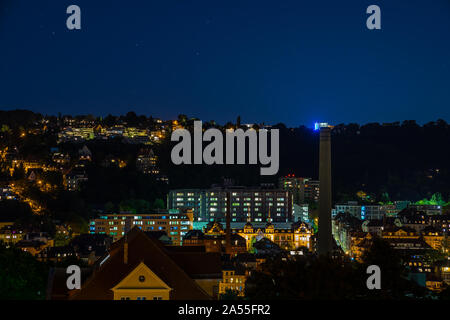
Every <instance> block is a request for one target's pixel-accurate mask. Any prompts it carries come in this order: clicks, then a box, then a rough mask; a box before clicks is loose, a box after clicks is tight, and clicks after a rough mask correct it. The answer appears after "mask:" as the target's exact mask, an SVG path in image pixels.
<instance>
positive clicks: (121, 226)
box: [90, 210, 193, 245]
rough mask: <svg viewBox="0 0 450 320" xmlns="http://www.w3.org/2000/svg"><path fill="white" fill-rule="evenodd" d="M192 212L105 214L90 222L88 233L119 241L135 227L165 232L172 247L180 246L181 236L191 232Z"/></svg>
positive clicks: (165, 211)
mask: <svg viewBox="0 0 450 320" xmlns="http://www.w3.org/2000/svg"><path fill="white" fill-rule="evenodd" d="M192 221H193V213H192V210H185V211H183V212H180V211H179V210H168V211H167V210H157V211H155V212H152V213H145V214H144V213H142V214H125V213H118V214H107V215H102V216H100V217H99V218H98V219H93V220H91V221H90V233H91V234H93V233H95V234H106V235H109V236H111V237H112V238H113V240H114V241H117V240H119V239H120V238H122V236H123V235H125V234H126V233H127V232H128V231H130V230H131V229H132V228H133V227H134V226H137V227H138V228H139V229H141V230H142V231H165V232H166V233H167V235H168V236H169V237H170V238H171V239H172V243H173V244H174V245H181V244H182V242H183V236H184V235H185V234H186V233H187V232H188V231H189V230H192Z"/></svg>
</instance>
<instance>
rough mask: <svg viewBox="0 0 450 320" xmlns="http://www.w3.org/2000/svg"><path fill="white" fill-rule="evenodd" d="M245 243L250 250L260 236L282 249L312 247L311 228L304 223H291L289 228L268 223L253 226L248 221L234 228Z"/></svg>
mask: <svg viewBox="0 0 450 320" xmlns="http://www.w3.org/2000/svg"><path fill="white" fill-rule="evenodd" d="M235 232H236V233H237V234H239V235H240V236H241V237H243V238H244V239H245V240H246V243H247V250H251V247H252V244H253V243H254V242H255V241H258V240H260V239H262V238H267V239H269V240H270V241H272V242H273V243H275V244H276V245H278V246H279V247H280V248H282V249H284V250H295V249H297V248H299V247H306V248H308V249H309V250H311V249H312V244H311V240H312V238H311V237H312V235H313V230H312V229H310V228H309V227H308V226H307V225H306V224H305V223H300V224H293V225H292V227H291V228H283V229H279V228H275V227H274V225H273V224H271V223H268V224H267V225H266V227H265V228H254V227H253V225H252V224H251V223H250V222H248V223H247V224H246V225H245V226H244V228H243V229H239V230H235Z"/></svg>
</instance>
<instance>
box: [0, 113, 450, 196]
mask: <svg viewBox="0 0 450 320" xmlns="http://www.w3.org/2000/svg"><path fill="white" fill-rule="evenodd" d="M62 117H63V116H61V115H58V116H43V115H40V114H35V113H33V112H30V111H25V110H18V111H0V128H1V130H0V145H5V142H6V141H7V138H8V137H11V136H12V137H14V136H15V134H12V133H11V132H19V131H20V130H23V129H24V128H27V127H36V126H39V125H40V126H42V123H43V121H42V120H43V119H45V120H46V121H45V125H46V126H47V127H49V128H51V127H55V125H56V124H57V123H58V120H60V119H62ZM64 117H67V116H64ZM73 118H74V119H77V120H89V121H95V122H96V123H99V124H101V125H107V126H109V125H114V124H123V123H127V125H130V126H140V127H146V126H152V124H153V123H154V119H153V118H152V117H147V116H144V115H136V114H135V113H134V112H128V113H127V114H126V115H122V116H112V115H108V116H106V117H104V118H100V117H95V116H92V115H89V116H76V117H73ZM176 120H178V122H179V123H180V124H181V125H183V126H185V127H188V128H190V127H191V126H192V124H193V120H194V119H192V118H188V117H187V116H186V115H180V116H179V117H178V118H177V119H176ZM237 122H240V119H238V121H237ZM203 127H204V128H205V129H206V128H208V127H218V128H221V129H223V128H229V127H234V128H236V124H234V123H231V122H228V123H226V124H225V125H223V126H220V125H217V124H216V123H215V122H214V121H209V122H203ZM242 128H244V129H245V128H246V127H242ZM254 128H255V129H258V126H257V125H255V126H254ZM274 128H278V129H279V130H280V169H279V172H278V175H276V176H260V174H259V168H260V165H252V166H248V165H234V166H220V165H213V166H206V165H189V166H186V165H182V166H175V165H173V164H172V163H171V160H170V152H171V148H172V147H173V145H174V144H175V143H173V142H171V141H170V136H169V137H168V138H167V139H166V140H165V141H164V142H163V143H162V144H159V145H155V146H153V148H154V150H155V152H156V154H157V155H158V156H159V165H160V167H161V169H162V172H164V174H166V175H167V176H168V177H169V181H170V184H169V188H189V187H209V186H210V185H211V184H213V183H220V182H221V181H222V178H224V177H228V178H232V179H233V180H234V182H235V183H236V184H238V185H248V186H251V185H258V184H259V183H260V182H273V183H275V184H276V183H277V178H278V177H279V176H282V175H286V174H289V173H291V174H295V175H296V176H304V177H311V178H313V179H317V178H318V160H319V133H318V132H317V131H313V130H312V129H311V128H307V127H305V126H299V127H297V128H287V127H286V126H285V125H283V124H277V125H275V126H274ZM18 130H19V131H18ZM55 132H56V131H51V130H50V131H46V133H45V134H43V135H42V136H41V138H38V137H36V136H34V137H33V136H30V137H29V138H27V139H22V140H17V139H16V140H14V139H13V140H11V139H8V142H9V143H8V144H10V145H11V141H13V142H15V141H18V142H17V143H16V144H15V145H18V147H19V149H20V150H21V153H23V152H25V153H28V154H30V155H31V156H32V155H35V156H37V155H44V153H45V152H47V151H48V150H49V149H50V147H52V146H55V145H56V139H55V137H54V135H55ZM449 132H450V125H449V124H447V123H446V122H445V121H444V120H437V121H436V122H430V123H427V124H424V125H418V124H417V123H416V122H415V121H413V120H407V121H403V122H401V123H400V122H397V123H390V124H379V123H369V124H365V125H358V124H340V125H336V126H335V127H334V129H333V131H332V175H333V190H334V194H333V199H334V200H335V201H345V200H350V199H352V198H354V196H355V193H356V192H357V191H359V190H363V191H365V192H366V193H370V194H373V195H374V197H372V198H375V199H380V198H381V195H382V194H384V195H386V194H387V195H388V196H389V200H405V199H408V200H415V201H416V200H420V199H423V198H430V197H431V195H432V194H434V193H436V192H440V193H441V194H442V195H443V199H444V200H446V201H447V200H448V199H449V196H450V179H449V178H450V162H449V161H448V159H449V155H450V151H449V148H448V146H449V142H450V135H449ZM7 133H11V134H9V135H8V134H7ZM33 139H34V140H33ZM118 142H119V141H118ZM19 144H23V145H19ZM91 144H94V143H93V142H92V143H91V142H90V143H88V146H89V147H90V149H91V150H92V152H93V153H94V157H93V158H94V161H95V162H98V161H101V160H102V158H103V157H104V156H106V155H109V154H112V155H115V156H119V157H120V158H121V159H124V160H126V161H127V162H128V163H129V164H130V163H133V162H134V157H135V156H136V151H137V149H138V148H136V147H131V146H130V147H125V146H124V145H123V144H121V145H122V146H120V143H117V144H116V143H111V144H109V145H105V146H102V145H101V144H100V143H95V146H93V145H91ZM46 145H47V146H46ZM76 148H78V146H74V147H73V150H71V151H72V152H70V153H75V152H76V150H77V149H76ZM63 149H66V150H67V149H70V146H65V147H63ZM131 189H132V188H131ZM138 193H139V191H138ZM158 197H159V196H158ZM385 198H386V197H384V199H385Z"/></svg>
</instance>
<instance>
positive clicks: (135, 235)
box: [70, 228, 211, 300]
mask: <svg viewBox="0 0 450 320" xmlns="http://www.w3.org/2000/svg"><path fill="white" fill-rule="evenodd" d="M125 241H127V243H128V263H126V264H125V263H124V244H125ZM157 242H158V241H157V240H154V239H151V238H149V237H148V236H146V235H145V233H144V232H142V231H141V230H140V229H139V228H133V229H132V230H131V231H130V232H128V234H127V235H126V236H125V237H122V238H121V239H120V240H118V241H117V242H115V243H114V244H113V245H112V246H111V248H110V253H109V258H106V260H105V259H99V261H102V260H105V261H104V262H103V263H102V264H101V265H100V264H99V265H98V266H97V269H96V270H95V271H94V274H93V275H92V276H91V277H90V279H88V280H87V281H86V283H84V284H83V286H82V288H81V290H79V291H77V292H75V293H74V294H73V295H72V296H71V298H70V299H74V300H112V299H113V292H112V291H111V289H112V288H113V287H115V286H116V285H117V284H118V283H119V282H120V281H121V280H122V279H123V278H124V277H125V276H127V275H128V274H129V273H130V272H131V271H133V270H134V269H135V268H136V267H137V266H138V265H139V264H140V263H141V262H143V263H144V264H145V265H146V266H147V267H148V268H149V269H150V270H151V271H152V272H154V273H155V274H156V275H157V276H158V277H159V278H160V279H161V280H162V281H164V282H165V283H167V285H168V286H170V287H171V288H173V290H172V291H171V293H170V299H173V300H207V299H210V298H211V297H210V296H209V295H208V294H207V293H206V292H205V291H204V290H203V289H202V288H200V287H199V286H198V285H197V283H196V282H195V281H194V280H193V279H192V278H190V277H189V275H188V274H187V273H186V272H185V271H184V270H182V269H181V267H180V266H179V265H178V264H177V263H176V262H175V260H174V259H172V258H171V257H170V256H169V254H168V252H167V251H166V250H164V248H163V246H162V245H161V244H158V243H157ZM198 264H201V261H199V262H198Z"/></svg>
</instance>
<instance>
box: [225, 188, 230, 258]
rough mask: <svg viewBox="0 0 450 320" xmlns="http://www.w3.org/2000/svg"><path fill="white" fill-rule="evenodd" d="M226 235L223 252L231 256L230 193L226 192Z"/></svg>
mask: <svg viewBox="0 0 450 320" xmlns="http://www.w3.org/2000/svg"><path fill="white" fill-rule="evenodd" d="M226 214H227V215H226V235H225V242H226V247H225V252H226V253H227V254H231V225H230V224H231V192H227V213H226Z"/></svg>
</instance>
